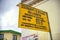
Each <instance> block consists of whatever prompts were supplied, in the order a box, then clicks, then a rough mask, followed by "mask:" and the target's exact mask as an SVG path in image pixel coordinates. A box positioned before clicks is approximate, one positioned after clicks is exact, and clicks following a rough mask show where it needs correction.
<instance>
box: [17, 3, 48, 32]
mask: <svg viewBox="0 0 60 40" xmlns="http://www.w3.org/2000/svg"><path fill="white" fill-rule="evenodd" d="M18 27H19V28H27V29H33V30H40V31H46V32H49V24H48V18H47V12H44V11H42V10H39V9H36V8H33V7H31V6H29V5H26V4H19V19H18Z"/></svg>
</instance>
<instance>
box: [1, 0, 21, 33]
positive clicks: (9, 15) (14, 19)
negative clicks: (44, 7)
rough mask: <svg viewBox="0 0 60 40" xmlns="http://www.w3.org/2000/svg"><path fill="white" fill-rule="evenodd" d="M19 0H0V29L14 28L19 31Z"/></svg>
mask: <svg viewBox="0 0 60 40" xmlns="http://www.w3.org/2000/svg"><path fill="white" fill-rule="evenodd" d="M20 2H21V0H0V29H2V30H16V31H19V32H21V29H20V28H18V14H19V10H18V6H16V5H17V4H19V3H20Z"/></svg>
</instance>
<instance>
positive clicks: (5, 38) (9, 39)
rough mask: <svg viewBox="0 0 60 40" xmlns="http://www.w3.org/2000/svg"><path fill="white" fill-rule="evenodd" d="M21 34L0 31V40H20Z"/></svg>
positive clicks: (11, 31)
mask: <svg viewBox="0 0 60 40" xmlns="http://www.w3.org/2000/svg"><path fill="white" fill-rule="evenodd" d="M20 37H21V33H19V32H16V31H13V30H0V40H20Z"/></svg>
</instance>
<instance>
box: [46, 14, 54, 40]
mask: <svg viewBox="0 0 60 40" xmlns="http://www.w3.org/2000/svg"><path fill="white" fill-rule="evenodd" d="M47 18H48V14H47ZM48 25H49V34H50V39H51V40H53V38H52V32H51V28H50V23H49V18H48Z"/></svg>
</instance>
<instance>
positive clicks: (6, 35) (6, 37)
mask: <svg viewBox="0 0 60 40" xmlns="http://www.w3.org/2000/svg"><path fill="white" fill-rule="evenodd" d="M12 38H13V36H12V34H11V33H4V39H5V40H6V39H7V40H12Z"/></svg>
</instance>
